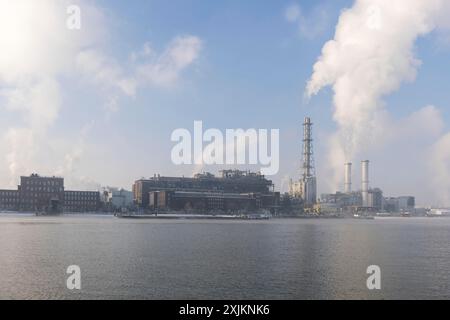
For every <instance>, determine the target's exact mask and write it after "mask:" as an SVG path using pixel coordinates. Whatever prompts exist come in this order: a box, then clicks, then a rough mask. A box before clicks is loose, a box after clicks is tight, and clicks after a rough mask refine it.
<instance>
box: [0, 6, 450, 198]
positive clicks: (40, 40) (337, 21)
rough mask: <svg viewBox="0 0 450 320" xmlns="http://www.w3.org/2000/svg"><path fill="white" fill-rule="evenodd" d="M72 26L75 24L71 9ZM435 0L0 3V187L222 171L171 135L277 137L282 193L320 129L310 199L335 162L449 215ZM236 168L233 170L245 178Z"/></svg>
mask: <svg viewBox="0 0 450 320" xmlns="http://www.w3.org/2000/svg"><path fill="white" fill-rule="evenodd" d="M73 4H75V5H77V6H78V7H79V8H80V10H81V11H80V17H81V28H80V29H79V30H70V29H68V28H67V25H66V20H67V18H68V16H69V14H68V13H67V8H68V6H70V5H73ZM448 12H449V11H448V7H447V5H446V4H445V1H443V2H442V1H440V0H431V1H428V0H427V1H425V0H413V1H406V0H399V1H398V2H396V4H392V1H386V0H357V1H351V0H333V1H331V0H319V1H300V0H297V1H256V0H252V1H237V0H235V1H233V0H230V1H205V0H203V1H201V0H171V1H159V0H158V1H157V0H154V1H152V0H149V1H143V0H142V1H138V0H136V1H122V0H112V1H111V0H98V1H82V0H79V1H65V0H61V1H56V0H42V1H39V2H37V1H32V0H18V1H14V2H12V1H7V0H0V48H2V49H1V51H0V112H1V113H2V117H0V187H2V188H14V187H15V186H16V185H17V184H18V181H19V176H20V175H29V174H31V173H33V172H37V173H40V174H42V175H60V176H64V177H65V179H66V188H67V189H96V188H98V187H100V186H116V187H123V188H126V189H131V185H132V183H133V182H134V180H136V179H139V178H141V177H150V176H153V175H154V174H161V175H167V176H168V175H185V176H192V175H193V174H194V173H195V172H196V171H201V170H204V171H213V172H217V170H219V169H220V168H219V167H217V166H214V167H211V168H209V167H203V168H199V167H198V166H177V165H174V164H173V163H172V162H171V158H170V156H171V149H172V147H173V146H174V143H173V142H172V141H171V140H170V137H171V133H172V132H173V131H174V130H175V129H177V128H187V129H188V130H193V125H194V121H195V120H201V121H203V125H204V127H205V128H218V129H220V130H225V129H228V128H230V129H233V128H244V129H248V128H257V129H258V128H260V129H279V130H280V170H279V172H278V174H276V175H274V176H270V177H269V178H270V179H272V180H273V181H274V183H275V185H276V188H277V189H278V190H282V191H286V190H287V188H288V181H289V178H293V179H298V178H299V176H300V173H301V171H300V165H301V145H302V136H301V130H302V122H303V118H304V117H306V116H309V117H311V118H312V120H313V122H314V152H315V154H314V156H315V163H316V173H317V178H318V189H319V194H320V193H323V192H334V191H337V190H342V189H343V181H342V179H343V171H344V170H343V164H344V162H346V161H352V162H353V163H354V174H353V180H354V188H357V187H358V185H359V181H360V178H359V176H360V164H359V163H360V161H361V160H365V159H369V160H370V161H371V172H370V175H371V176H370V185H371V186H372V187H380V188H381V189H382V190H383V191H384V194H385V195H386V196H400V195H414V196H416V198H417V202H418V203H419V204H420V205H450V134H449V132H450V125H449V124H450V111H449V106H448V104H449V101H450V90H449V89H450V88H449V86H450V81H449V80H450V79H449V78H450V72H449V71H450V64H449V63H448V60H449V59H448V58H449V55H450V34H449V33H448V25H446V23H445V19H443V18H442V17H441V15H443V14H444V13H448ZM241 169H242V168H241Z"/></svg>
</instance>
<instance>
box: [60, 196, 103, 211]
mask: <svg viewBox="0 0 450 320" xmlns="http://www.w3.org/2000/svg"><path fill="white" fill-rule="evenodd" d="M99 204H100V193H99V192H98V191H64V209H63V210H64V212H95V211H97V210H98V209H99Z"/></svg>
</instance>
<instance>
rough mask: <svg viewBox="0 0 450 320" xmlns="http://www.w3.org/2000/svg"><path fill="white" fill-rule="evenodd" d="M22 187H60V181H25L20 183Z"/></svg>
mask: <svg viewBox="0 0 450 320" xmlns="http://www.w3.org/2000/svg"><path fill="white" fill-rule="evenodd" d="M22 184H23V185H25V186H26V185H32V186H62V182H61V181H54V180H27V181H23V182H22Z"/></svg>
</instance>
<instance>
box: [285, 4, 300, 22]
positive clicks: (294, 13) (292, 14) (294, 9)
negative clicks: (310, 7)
mask: <svg viewBox="0 0 450 320" xmlns="http://www.w3.org/2000/svg"><path fill="white" fill-rule="evenodd" d="M300 15H301V10H300V6H299V5H298V4H292V5H290V6H289V7H287V8H286V11H285V13H284V16H285V18H286V20H287V21H288V22H296V21H297V20H298V19H299V17H300Z"/></svg>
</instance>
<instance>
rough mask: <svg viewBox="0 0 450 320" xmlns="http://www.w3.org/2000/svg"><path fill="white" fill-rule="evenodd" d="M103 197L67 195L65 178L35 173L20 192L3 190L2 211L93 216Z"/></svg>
mask: <svg viewBox="0 0 450 320" xmlns="http://www.w3.org/2000/svg"><path fill="white" fill-rule="evenodd" d="M99 203H100V193H99V192H89V191H65V190H64V178H60V177H42V176H40V175H38V174H35V173H33V174H32V175H30V176H27V177H26V176H22V177H20V185H19V186H18V188H17V190H0V209H1V210H10V211H22V212H45V213H61V212H63V211H70V212H89V211H97V210H98V209H99Z"/></svg>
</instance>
